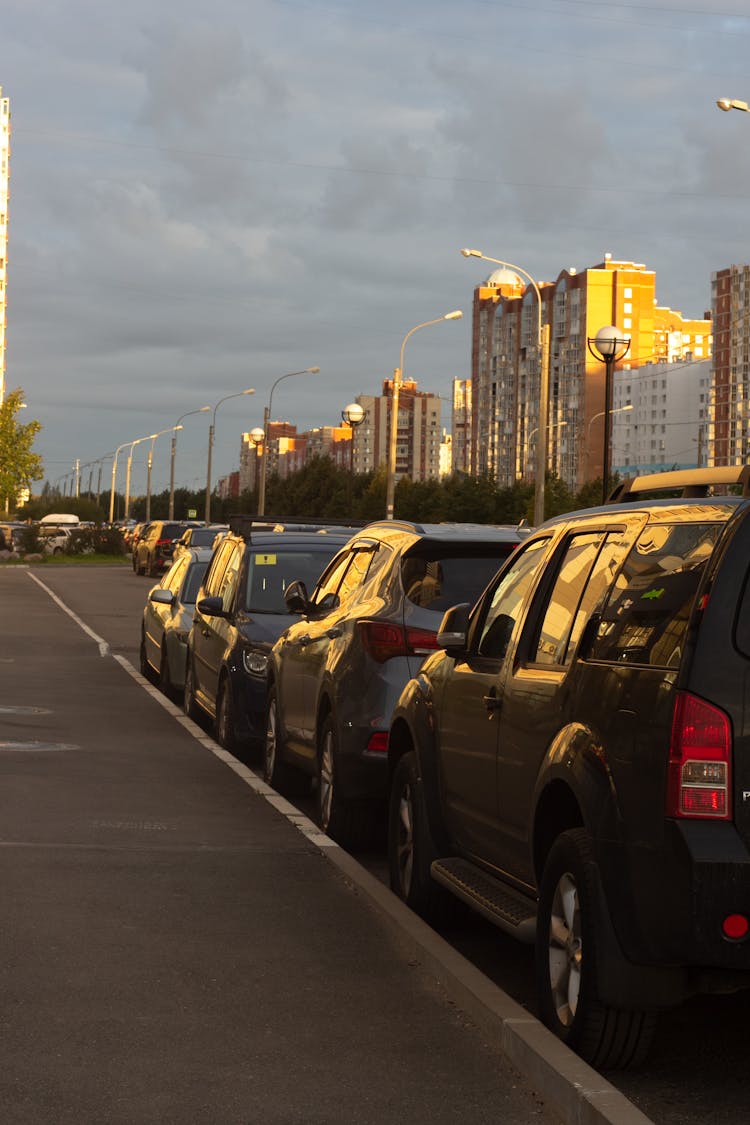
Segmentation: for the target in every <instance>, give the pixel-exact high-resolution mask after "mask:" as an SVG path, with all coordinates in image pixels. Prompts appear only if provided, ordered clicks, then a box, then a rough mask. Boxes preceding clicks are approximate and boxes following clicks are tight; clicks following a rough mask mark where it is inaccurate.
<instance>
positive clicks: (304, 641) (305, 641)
mask: <svg viewBox="0 0 750 1125" xmlns="http://www.w3.org/2000/svg"><path fill="white" fill-rule="evenodd" d="M292 643H293V644H295V645H299V647H300V648H304V647H305V645H309V643H310V634H309V633H305V634H303V636H301V637H297V638H296V640H294V641H293V642H292Z"/></svg>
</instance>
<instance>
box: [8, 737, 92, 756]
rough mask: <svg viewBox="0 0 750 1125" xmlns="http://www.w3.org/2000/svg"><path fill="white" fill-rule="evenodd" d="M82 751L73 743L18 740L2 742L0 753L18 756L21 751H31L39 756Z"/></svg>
mask: <svg viewBox="0 0 750 1125" xmlns="http://www.w3.org/2000/svg"><path fill="white" fill-rule="evenodd" d="M80 749H81V747H80V746H76V745H74V743H72V742H32V741H29V740H27V741H25V742H19V741H17V740H15V741H12V742H11V741H5V742H0V753H2V752H4V751H6V750H7V751H9V752H12V753H14V754H16V753H18V752H19V751H26V750H29V751H32V752H33V753H35V754H37V753H40V752H43V753H48V752H50V751H58V750H80Z"/></svg>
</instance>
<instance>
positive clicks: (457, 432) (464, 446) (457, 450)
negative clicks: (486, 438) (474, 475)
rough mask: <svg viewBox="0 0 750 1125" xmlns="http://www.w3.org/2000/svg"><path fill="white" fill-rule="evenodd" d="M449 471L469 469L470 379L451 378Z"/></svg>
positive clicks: (465, 471) (461, 471) (457, 471)
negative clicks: (451, 405) (451, 403)
mask: <svg viewBox="0 0 750 1125" xmlns="http://www.w3.org/2000/svg"><path fill="white" fill-rule="evenodd" d="M450 436H451V464H450V470H449V471H450V472H454V473H468V472H470V471H471V379H454V380H453V407H452V410H451V435H450Z"/></svg>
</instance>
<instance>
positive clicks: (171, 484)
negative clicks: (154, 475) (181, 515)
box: [169, 406, 211, 520]
mask: <svg viewBox="0 0 750 1125" xmlns="http://www.w3.org/2000/svg"><path fill="white" fill-rule="evenodd" d="M210 409H211V407H210V406H201V407H199V409H198V410H188V412H187V414H181V415H180V417H179V418H178V419H177V422H176V423H175V426H174V434H173V436H172V451H171V455H170V461H169V518H170V519H171V520H173V519H174V462H175V457H176V455H177V431H178V430H181V429H182V428H183V427H182V426H181V425H180V423H181V422H182V420H183V418H190V417H191V415H193V414H205V413H206V412H207V411H208V410H210Z"/></svg>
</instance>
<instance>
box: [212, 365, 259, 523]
mask: <svg viewBox="0 0 750 1125" xmlns="http://www.w3.org/2000/svg"><path fill="white" fill-rule="evenodd" d="M254 394H255V388H254V387H250V388H249V389H248V390H246V391H237V393H236V394H233V395H224V398H220V399H219V401H218V402H217V403H216V405H215V406H214V408H213V414H212V415H211V425H210V426H209V427H208V464H207V466H206V510H205V520H206V524H209V523H210V522H211V453H212V450H213V447H214V429H215V427H216V411H217V410H218V409H219V407H220V406H221V404H222V402H227V400H228V399H230V398H242V396H243V395H254Z"/></svg>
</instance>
